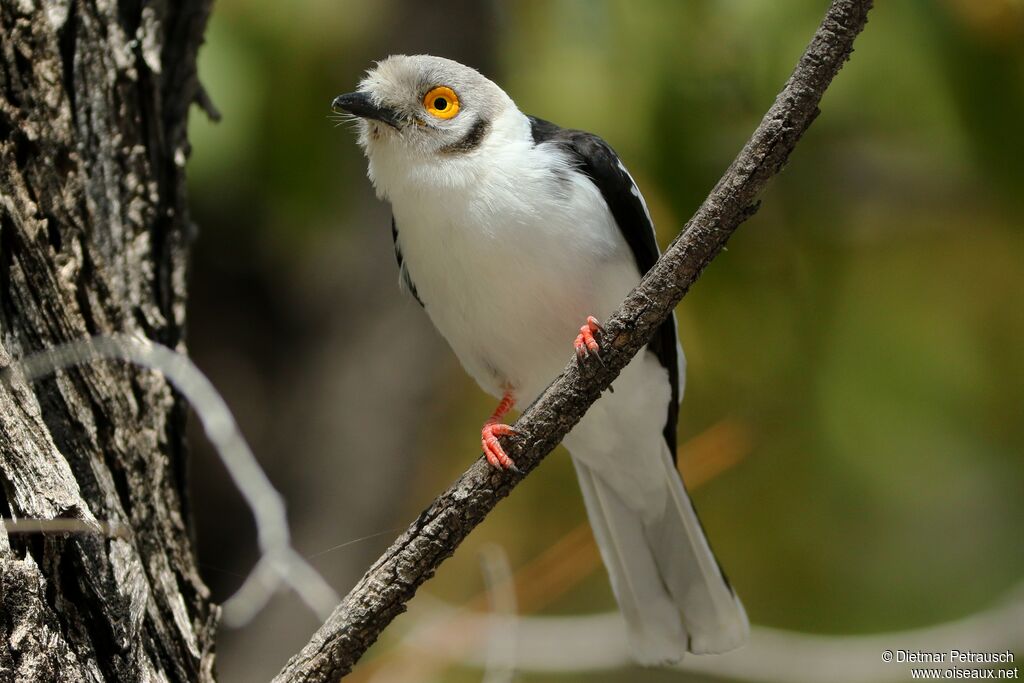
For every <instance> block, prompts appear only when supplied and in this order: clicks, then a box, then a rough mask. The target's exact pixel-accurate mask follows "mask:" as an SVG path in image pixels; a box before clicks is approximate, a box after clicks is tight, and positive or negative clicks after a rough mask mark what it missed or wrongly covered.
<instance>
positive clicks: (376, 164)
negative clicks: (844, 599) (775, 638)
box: [332, 55, 749, 666]
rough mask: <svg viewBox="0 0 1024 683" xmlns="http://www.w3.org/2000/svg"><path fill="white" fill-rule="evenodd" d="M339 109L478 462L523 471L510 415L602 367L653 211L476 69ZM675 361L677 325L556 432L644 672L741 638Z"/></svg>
mask: <svg viewBox="0 0 1024 683" xmlns="http://www.w3.org/2000/svg"><path fill="white" fill-rule="evenodd" d="M332 109H333V110H334V111H335V112H337V113H340V114H342V115H343V116H348V117H351V120H353V121H355V122H356V128H357V131H358V144H359V146H360V147H361V148H362V150H363V152H364V154H365V156H366V159H367V162H368V170H367V175H368V176H369V179H370V181H371V183H372V185H373V187H374V189H375V191H376V194H377V196H378V197H379V198H380V199H381V200H383V201H386V202H387V203H389V204H390V206H391V210H392V220H391V234H392V238H393V241H394V253H395V258H396V260H397V263H398V271H399V284H400V287H401V288H402V289H403V290H405V291H407V292H408V293H409V294H410V295H411V296H412V297H413V298H414V299H415V300H416V301H417V302H418V303H419V305H420V306H422V308H423V309H424V310H425V311H426V313H427V315H428V316H429V318H430V320H431V321H432V322H433V324H434V326H435V327H436V328H437V330H438V331H439V332H440V333H441V335H442V336H443V337H444V338H445V340H446V341H447V343H448V344H449V346H450V347H451V348H452V350H453V351H454V353H455V355H456V356H458V359H459V361H460V362H461V364H462V366H463V368H464V369H465V370H466V372H468V374H469V375H471V376H472V377H473V379H475V380H476V382H477V383H478V384H479V385H480V387H481V388H482V389H483V390H484V391H485V392H487V393H489V394H491V395H492V396H494V397H495V398H496V399H497V400H498V404H497V408H496V409H495V410H494V413H493V414H492V415H491V416H490V418H489V419H487V420H486V421H485V422H484V424H483V427H482V428H481V447H482V448H483V452H484V455H485V456H486V458H487V460H488V462H489V463H490V464H491V465H492V466H494V467H495V468H499V469H502V470H516V469H517V468H516V465H515V462H514V461H513V460H512V459H511V458H510V457H509V456H508V455H507V453H506V452H505V450H504V448H503V447H502V445H501V442H500V440H499V438H500V437H502V436H506V435H510V434H513V433H514V430H513V428H512V427H510V426H509V425H508V424H506V423H505V422H504V421H503V418H505V416H506V415H508V413H509V412H510V411H511V410H512V409H513V408H514V406H526V405H529V403H531V402H532V401H533V400H534V399H535V398H537V397H538V396H539V395H540V394H541V392H542V391H543V390H544V389H545V388H546V387H547V385H548V384H549V382H550V381H551V380H552V379H553V378H554V377H556V376H557V375H558V374H559V373H560V372H561V370H562V369H563V367H564V363H565V358H566V355H567V353H568V352H569V342H570V340H572V344H573V348H574V349H575V353H576V357H577V359H578V360H579V362H580V363H593V362H601V361H600V354H601V342H602V339H603V336H602V333H603V327H602V326H601V323H600V320H602V319H606V318H607V316H609V315H610V314H611V313H612V312H613V311H614V310H615V308H616V307H617V306H618V304H619V303H621V301H622V300H623V299H624V298H625V297H626V295H627V294H628V293H629V292H630V291H631V290H632V289H633V288H634V287H635V286H636V285H637V283H638V282H639V281H640V279H641V277H642V275H643V274H644V273H646V271H647V270H649V269H650V267H651V266H652V265H653V264H654V263H655V261H656V260H657V259H658V256H659V250H658V245H657V242H656V239H655V232H654V224H653V221H652V219H651V214H650V212H649V210H648V207H647V204H646V202H645V200H644V198H643V195H642V194H641V193H640V190H639V188H638V187H637V184H636V182H635V181H634V180H633V178H632V176H631V175H630V173H629V171H628V170H627V169H626V166H625V165H624V164H623V162H622V161H621V160H620V158H619V157H618V155H616V153H615V152H614V151H613V150H612V148H611V147H610V146H609V145H608V144H607V143H606V142H605V141H604V140H603V139H601V138H600V137H598V136H597V135H594V134H591V133H587V132H584V131H580V130H574V129H569V128H562V127H560V126H557V125H555V124H553V123H551V122H549V121H546V120H544V119H541V118H537V117H534V116H528V115H526V114H524V113H522V112H521V111H520V110H519V108H518V107H517V106H516V104H515V102H513V100H512V99H511V97H509V95H508V94H506V93H505V91H504V90H502V89H501V88H500V87H499V86H498V85H497V84H495V83H494V82H493V81H491V80H490V79H488V78H487V77H486V76H484V75H483V74H481V73H480V72H479V71H477V70H476V69H473V68H471V67H469V66H465V65H463V64H461V63H459V62H456V61H453V60H450V59H446V58H443V57H436V56H431V55H392V56H389V57H387V58H385V59H383V60H381V61H378V62H376V63H375V64H374V65H373V66H372V67H371V68H370V69H369V70H368V71H367V72H366V75H365V77H364V78H362V79H361V80H360V81H359V83H358V85H357V87H356V90H355V91H354V92H351V93H347V94H344V95H340V96H338V97H336V98H335V99H334V100H333V101H332ZM684 373H685V357H684V355H683V351H682V347H681V346H680V345H679V341H678V339H677V334H676V321H675V317H674V315H673V316H672V317H670V318H669V319H668V320H666V321H665V323H664V324H663V325H661V327H660V328H659V329H658V331H657V333H656V334H655V336H654V337H653V339H652V340H651V341H650V342H649V343H648V344H647V346H646V347H645V348H644V349H643V350H641V351H640V353H638V354H637V356H636V357H635V358H634V359H633V360H632V361H631V362H630V363H629V364H628V365H627V366H626V367H625V368H624V369H623V370H622V372H621V374H620V375H619V376H618V377H617V379H616V380H615V383H614V388H613V391H611V392H606V393H604V394H603V395H602V396H601V397H600V398H599V399H598V400H597V401H596V402H595V403H594V404H593V405H592V406H591V407H590V409H589V410H588V412H587V413H586V414H585V415H584V417H583V418H582V419H581V420H580V422H579V423H578V424H577V425H576V426H575V427H574V428H573V429H572V431H571V432H570V433H569V434H568V435H567V436H566V437H565V439H564V441H563V443H564V445H565V446H566V447H567V449H568V451H569V454H570V457H571V460H572V463H573V466H574V468H575V470H576V474H577V479H578V481H579V485H580V489H581V491H582V496H583V501H584V504H585V507H586V511H587V516H588V518H589V520H590V524H591V528H592V529H593V532H594V537H595V540H596V542H597V544H598V547H599V549H600V553H601V557H602V560H603V562H604V565H605V567H606V569H607V571H608V575H609V578H610V582H611V586H612V592H613V593H614V595H615V598H616V600H617V602H618V605H619V608H620V611H621V613H622V615H623V617H624V621H625V624H626V635H627V639H628V644H629V650H630V652H631V654H632V656H633V658H634V659H635V660H636V661H637V662H638V663H640V664H644V665H651V666H658V665H667V664H671V663H675V662H678V661H679V660H680V659H681V658H682V657H683V656H684V655H685V654H686V653H687V652H689V653H695V654H711V653H721V652H726V651H729V650H732V649H734V648H737V647H740V646H741V645H742V644H743V643H744V642H745V641H746V639H747V637H748V635H749V622H748V619H747V615H746V612H745V611H744V608H743V605H742V603H741V602H740V600H739V599H738V598H737V596H736V594H735V592H734V590H733V588H732V586H731V585H730V583H729V581H728V580H727V578H726V576H725V574H724V572H723V571H722V569H721V567H720V565H719V563H718V561H717V559H716V557H715V555H714V553H713V552H712V550H711V547H710V545H709V544H708V541H707V537H706V535H705V533H704V530H703V528H702V526H701V523H700V521H699V519H698V517H697V513H696V510H695V509H694V507H693V504H692V503H691V501H690V498H689V496H688V494H687V492H686V488H685V486H684V484H683V481H682V478H681V476H680V475H679V473H678V470H677V468H676V464H675V458H676V420H677V416H678V410H679V402H680V401H681V399H682V395H683V387H684Z"/></svg>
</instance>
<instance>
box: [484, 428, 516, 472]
mask: <svg viewBox="0 0 1024 683" xmlns="http://www.w3.org/2000/svg"><path fill="white" fill-rule="evenodd" d="M518 434H519V432H518V431H516V430H515V429H513V428H512V427H510V426H508V425H507V424H501V423H500V422H491V423H488V424H485V425H484V427H483V429H481V430H480V444H481V445H482V446H483V449H484V456H486V458H487V462H489V463H490V464H491V466H492V467H494V468H495V469H498V470H512V471H513V472H516V473H519V468H518V467H516V463H515V462H514V461H513V460H512V458H510V457H508V454H506V453H505V449H504V448H502V447H501V443H499V442H498V437H499V436H516V435H518Z"/></svg>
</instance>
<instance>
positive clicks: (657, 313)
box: [274, 0, 872, 683]
mask: <svg viewBox="0 0 1024 683" xmlns="http://www.w3.org/2000/svg"><path fill="white" fill-rule="evenodd" d="M871 5H872V0H833V2H832V4H831V6H830V7H829V9H828V12H827V13H826V15H825V18H824V19H823V20H822V23H821V25H820V26H819V27H818V30H817V31H816V32H815V34H814V37H813V39H812V40H811V43H810V45H809V46H808V47H807V50H806V51H805V52H804V54H803V56H802V57H801V58H800V62H799V63H798V64H797V66H796V69H795V70H794V71H793V74H792V76H790V78H789V80H788V81H787V82H786V85H785V87H784V88H783V90H782V92H780V93H779V95H778V97H776V99H775V103H774V104H773V105H772V107H771V108H770V109H769V110H768V113H767V114H765V116H764V118H763V119H762V120H761V123H760V125H758V127H757V130H755V131H754V134H753V135H752V136H751V138H750V139H749V140H748V141H747V144H746V145H744V147H743V149H742V150H741V151H740V153H739V155H738V156H737V157H736V159H735V160H734V161H733V163H732V165H731V166H730V167H729V169H728V170H727V171H726V173H725V175H724V176H722V179H721V180H719V181H718V184H717V185H716V186H715V188H714V190H712V191H711V194H709V195H708V197H707V199H706V200H704V203H703V204H702V205H701V207H700V208H699V209H698V210H697V213H696V214H694V216H693V218H691V219H690V221H689V222H688V223H687V224H686V226H685V228H684V229H683V232H682V233H681V234H680V236H679V237H678V238H676V240H675V241H674V242H673V243H672V245H671V246H670V247H669V248H668V250H667V251H666V252H665V254H664V255H662V257H661V259H660V260H659V261H658V262H657V263H656V264H655V265H654V267H653V268H652V269H651V270H650V271H649V272H648V273H647V275H646V276H645V277H644V278H643V281H642V282H641V283H640V284H639V285H638V286H637V288H636V289H634V290H633V291H632V292H631V293H630V294H629V296H628V297H627V298H626V300H625V301H624V302H623V304H622V305H621V306H620V307H619V310H618V311H617V312H616V313H615V314H614V315H613V316H612V317H611V318H610V319H609V320H608V322H607V325H606V327H607V330H608V333H607V335H606V337H605V338H606V339H607V340H609V341H610V343H606V344H605V345H604V347H605V349H606V350H603V351H602V353H603V355H602V358H603V359H604V361H605V364H604V367H587V368H583V369H581V368H580V367H578V366H577V363H576V360H575V357H573V359H572V361H570V363H569V365H567V366H566V368H565V370H564V371H563V372H562V374H561V375H560V376H559V377H558V379H556V380H555V381H554V382H553V383H552V384H551V385H550V386H549V387H548V388H547V389H546V390H545V392H544V393H543V394H542V395H541V397H540V398H538V399H537V401H535V402H534V403H533V404H532V405H531V406H530V407H529V408H527V409H526V411H525V412H524V413H523V415H522V417H521V418H520V419H519V420H518V422H516V424H515V428H516V430H517V432H518V434H519V436H516V437H512V438H511V439H507V440H506V445H507V448H508V449H510V450H509V453H510V455H511V456H512V457H513V458H514V459H515V461H516V463H517V464H518V465H519V467H520V469H521V471H522V472H523V475H516V474H513V473H503V472H498V471H495V470H494V469H492V468H491V467H490V466H489V465H488V464H487V462H486V461H485V460H483V459H482V458H481V459H478V460H477V461H476V462H475V463H474V464H473V465H472V466H471V467H470V468H469V469H468V470H467V471H466V472H465V474H463V475H462V476H461V477H460V478H459V479H458V480H457V481H456V482H455V483H454V484H452V486H451V487H450V488H449V489H448V490H447V491H445V492H444V493H442V494H441V495H440V496H438V497H437V499H435V500H434V502H433V503H432V504H431V505H430V507H429V508H427V509H426V510H425V511H424V512H423V513H421V514H420V516H419V518H417V519H416V521H415V522H413V524H412V525H411V526H410V527H409V528H408V529H407V530H406V531H405V533H403V534H402V535H401V536H400V537H399V538H398V540H396V541H395V542H394V544H393V545H392V546H391V547H390V548H388V550H387V551H386V552H385V553H384V554H383V555H382V556H381V557H380V559H378V560H377V561H376V562H375V563H374V564H373V566H372V567H370V570H369V571H368V572H367V573H366V574H365V575H364V576H363V578H362V580H360V581H359V583H358V584H357V585H356V586H355V587H354V588H353V589H352V591H351V592H349V594H348V595H347V596H346V597H345V598H344V599H343V600H342V601H341V604H339V605H338V607H337V608H335V610H334V613H333V614H331V616H330V618H329V619H328V620H327V621H326V622H325V623H324V625H323V626H321V627H320V629H319V630H318V631H317V632H316V634H314V635H313V638H312V639H311V640H310V642H309V644H307V645H306V647H305V648H303V650H302V651H301V652H300V653H299V654H298V655H296V656H295V657H293V658H292V659H291V661H289V662H288V664H287V666H285V668H284V669H283V670H282V671H281V673H279V674H278V676H277V677H276V678H275V679H274V680H275V681H276V682H277V683H284V682H286V681H287V682H291V681H304V682H319V681H334V680H337V679H338V678H340V677H341V676H343V675H345V674H346V673H348V672H349V671H351V669H352V667H353V666H354V665H355V663H356V662H357V661H358V660H359V658H360V657H361V656H362V655H363V653H364V652H366V649H367V648H368V647H369V646H370V645H371V644H372V643H373V642H374V641H375V640H376V639H377V637H378V636H379V635H380V633H381V631H383V630H384V628H385V627H386V626H387V625H388V624H389V623H390V622H391V620H392V619H394V618H395V617H396V616H398V615H399V614H400V613H402V612H403V611H405V604H406V603H407V602H408V601H409V600H410V599H411V598H412V597H413V595H414V594H415V593H416V589H417V588H419V586H420V585H421V584H422V583H423V582H424V581H426V580H427V579H429V578H430V577H431V576H432V575H433V574H434V571H435V570H436V569H437V567H438V566H439V565H440V564H441V562H443V561H444V560H445V559H447V558H448V557H450V556H451V555H452V553H454V552H455V549H456V548H457V547H458V546H459V544H460V543H461V542H462V540H463V539H464V538H465V537H466V536H467V534H469V532H470V531H472V530H473V528H474V527H476V525H477V524H479V523H480V522H482V521H483V520H484V518H485V517H486V516H487V514H488V513H489V512H490V511H491V509H493V508H494V506H495V505H496V504H497V503H498V501H499V500H501V499H502V498H504V497H505V496H507V495H508V494H509V492H510V491H511V490H512V488H513V487H514V486H515V485H516V484H518V483H519V481H520V480H521V479H522V476H525V474H528V473H529V472H530V471H531V470H533V469H534V468H535V467H536V466H537V465H538V464H539V463H540V461H541V459H543V457H544V456H545V455H547V454H548V453H549V452H551V450H552V449H554V447H555V446H556V445H558V443H559V442H560V441H561V440H562V438H563V437H564V436H565V435H566V434H567V433H568V432H569V430H570V429H572V427H573V425H575V424H576V423H577V422H578V421H579V420H580V418H581V417H582V416H583V414H584V412H586V410H587V408H589V407H590V405H591V404H592V403H594V401H596V400H597V399H598V397H599V396H600V395H601V392H602V391H604V390H605V389H607V388H608V386H609V385H610V384H611V383H612V381H613V380H614V379H615V377H616V376H617V375H618V373H619V371H620V370H621V369H622V368H623V367H625V366H626V364H628V363H629V361H630V359H632V358H633V356H634V355H635V354H636V353H637V352H638V351H639V350H640V349H641V348H642V347H643V346H644V345H645V344H646V343H647V341H648V340H649V339H650V338H651V336H652V335H653V334H654V332H655V330H657V328H658V326H659V325H661V323H662V322H663V321H664V320H665V319H666V318H668V316H669V315H670V314H671V312H672V310H673V309H674V308H675V306H676V304H678V303H679V301H680V300H681V299H682V298H683V296H684V295H685V294H686V292H687V291H688V290H689V289H690V286H691V285H692V284H693V283H694V282H695V281H696V280H697V278H698V277H699V276H700V274H701V272H702V271H703V270H704V268H705V266H707V264H708V263H710V262H711V260H712V259H713V258H714V257H715V256H716V255H717V254H718V252H720V251H721V250H722V248H723V247H724V246H725V243H726V241H727V240H728V239H729V237H730V236H731V235H732V233H733V232H734V231H735V230H736V228H737V227H738V226H739V225H740V224H741V223H742V222H743V221H744V220H746V219H747V218H749V217H750V216H752V215H753V214H754V212H755V211H756V210H757V196H758V195H759V194H760V192H761V191H762V190H763V189H764V188H765V186H766V185H767V183H768V181H769V180H770V179H771V178H772V177H773V176H774V175H775V174H777V173H778V172H779V171H780V170H781V169H782V167H783V166H784V165H785V163H786V160H787V158H788V157H789V154H790V152H792V151H793V148H794V147H795V146H796V143H797V141H799V140H800V137H801V136H802V135H803V134H804V132H805V131H806V130H807V128H808V126H810V124H811V122H812V121H813V120H814V118H815V117H816V116H817V114H818V103H819V102H820V101H821V97H822V95H823V94H824V93H825V90H826V89H827V88H828V86H829V84H830V83H831V82H832V79H833V77H835V75H836V73H838V71H839V69H840V68H841V67H842V66H843V64H844V63H845V62H846V60H847V59H848V58H849V56H850V53H851V52H852V50H853V41H854V38H856V36H857V35H858V34H859V33H860V32H861V30H862V29H863V28H864V25H865V23H866V22H867V15H868V10H869V9H870V8H871Z"/></svg>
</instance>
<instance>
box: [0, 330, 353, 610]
mask: <svg viewBox="0 0 1024 683" xmlns="http://www.w3.org/2000/svg"><path fill="white" fill-rule="evenodd" d="M97 360H120V361H125V362H128V363H132V364H134V365H138V366H141V367H144V368H147V369H150V370H155V371H157V372H159V373H161V374H163V376H164V377H166V378H167V381H168V382H170V383H171V385H173V386H174V388H175V389H177V390H178V392H179V393H181V395H182V396H183V397H184V398H185V400H186V401H188V403H189V405H190V406H191V407H192V409H193V410H194V411H195V413H196V415H197V416H198V418H199V421H200V423H201V424H202V426H203V431H204V432H205V433H206V437H207V438H208V439H209V440H210V443H211V444H212V445H213V447H214V449H215V450H216V452H217V455H218V456H219V457H220V459H221V460H222V461H223V462H224V466H225V467H226V468H227V471H228V474H229V475H230V476H231V480H232V481H233V482H234V484H235V486H237V487H238V490H239V492H240V493H241V494H242V498H243V499H244V500H245V502H246V504H247V505H248V506H249V509H250V511H251V512H252V515H253V518H254V520H255V522H256V532H257V540H258V543H259V548H260V552H261V553H262V554H261V557H260V559H259V561H258V562H257V564H256V566H255V567H254V568H253V570H252V571H251V572H250V573H249V576H248V577H246V579H245V582H244V583H243V584H242V587H241V588H239V589H238V591H237V592H236V593H235V594H234V595H232V596H231V597H230V598H228V600H227V601H226V602H225V603H224V605H223V607H224V615H223V616H224V623H225V624H226V625H228V626H233V627H239V626H243V625H245V624H246V623H248V622H249V621H250V620H251V619H252V618H253V617H254V616H255V615H256V614H257V613H258V612H259V611H260V610H261V609H263V607H264V606H265V605H266V603H267V602H268V601H269V600H270V598H271V596H272V595H273V594H274V592H275V591H277V590H278V589H279V588H280V587H282V586H288V587H290V588H291V589H292V590H294V591H295V592H296V593H297V594H298V596H299V597H300V598H301V599H302V601H303V602H304V603H306V605H308V606H309V608H310V609H311V610H313V611H314V612H315V613H316V614H317V615H318V616H319V617H320V618H321V619H326V618H327V616H328V615H330V613H331V610H332V609H333V608H334V606H335V605H336V604H337V603H338V600H339V598H338V594H337V593H336V592H335V591H334V589H333V588H331V586H330V585H329V584H328V583H327V582H326V581H325V580H324V579H323V577H322V576H320V574H319V573H317V571H316V570H315V569H313V567H312V566H311V565H310V564H309V563H308V562H307V561H306V560H305V559H304V558H303V557H302V556H301V555H299V554H298V553H297V552H296V551H295V549H294V548H292V545H291V534H290V532H289V529H288V518H287V514H286V513H285V503H284V499H283V498H282V497H281V494H280V493H278V492H277V490H276V489H275V488H274V486H273V485H272V484H271V483H270V480H269V479H268V478H267V475H266V474H265V473H264V472H263V469H262V468H261V467H260V465H259V462H257V460H256V457H255V456H254V455H253V453H252V450H251V449H250V448H249V444H247V443H246V441H245V438H244V437H243V436H242V433H241V431H240V430H239V428H238V424H237V423H236V422H235V418H234V416H233V415H232V414H231V410H230V409H229V408H228V405H227V403H225V402H224V399H223V398H222V397H221V395H220V393H218V392H217V390H216V389H215V388H214V386H213V384H212V383H211V382H210V380H209V379H207V377H206V375H204V374H203V373H202V371H201V370H199V368H197V367H196V365H195V364H194V363H193V362H192V360H191V359H189V358H188V356H186V355H184V354H181V353H178V352H177V351H174V350H172V349H169V348H167V347H166V346H163V345H161V344H158V343H156V342H153V341H151V340H149V339H146V338H144V337H102V336H101V337H93V338H91V339H85V340H82V341H77V342H71V343H69V344H63V345H61V346H57V347H54V348H51V349H45V350H43V351H40V352H38V353H34V354H32V355H30V356H27V357H25V358H23V359H21V360H18V361H15V363H14V364H12V366H11V367H10V368H8V369H7V370H8V371H9V370H11V369H14V368H17V369H20V371H21V372H22V374H23V375H24V379H25V381H26V382H31V381H33V380H36V379H39V378H41V377H44V376H46V375H50V374H52V373H54V372H56V371H58V370H64V369H67V368H71V367H76V366H79V365H84V364H86V363H91V362H94V361H97Z"/></svg>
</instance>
